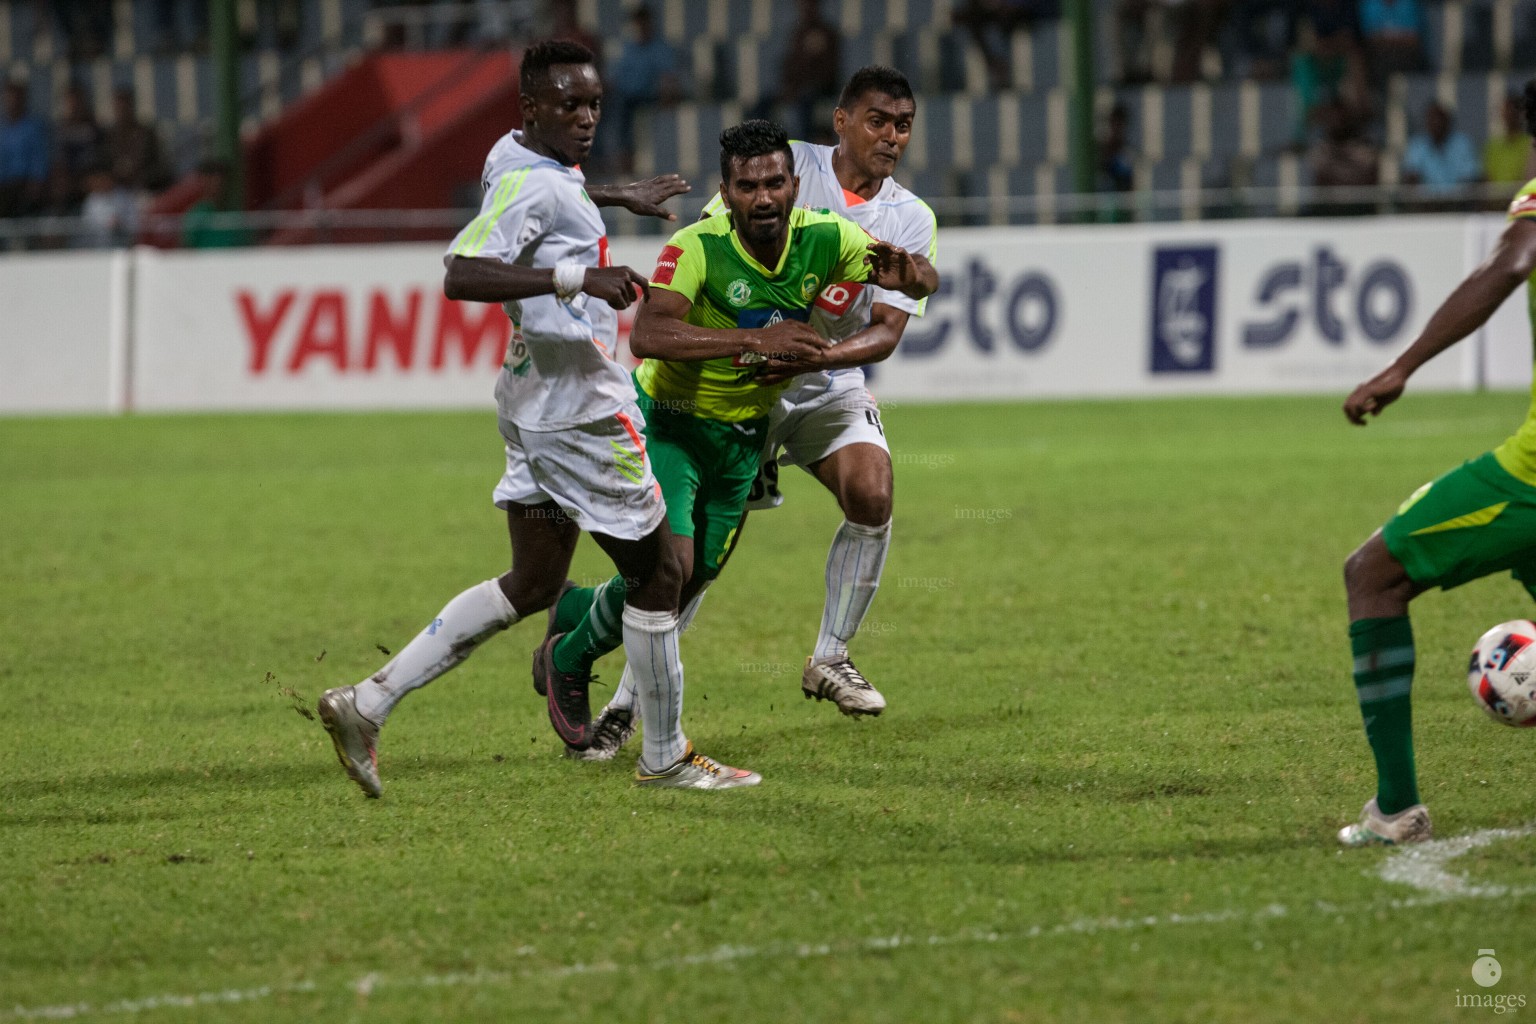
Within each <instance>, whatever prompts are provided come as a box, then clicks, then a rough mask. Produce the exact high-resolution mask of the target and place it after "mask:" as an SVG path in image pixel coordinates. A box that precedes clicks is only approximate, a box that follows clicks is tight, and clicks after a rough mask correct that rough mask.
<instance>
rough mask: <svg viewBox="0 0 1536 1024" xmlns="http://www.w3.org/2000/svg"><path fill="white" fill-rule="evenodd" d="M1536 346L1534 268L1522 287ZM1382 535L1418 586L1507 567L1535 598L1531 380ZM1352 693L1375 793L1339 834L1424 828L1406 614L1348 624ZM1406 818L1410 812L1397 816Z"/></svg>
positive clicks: (1527, 193)
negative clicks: (1524, 396)
mask: <svg viewBox="0 0 1536 1024" xmlns="http://www.w3.org/2000/svg"><path fill="white" fill-rule="evenodd" d="M1509 216H1510V219H1511V220H1515V219H1522V218H1533V219H1536V180H1532V181H1531V182H1530V183H1528V184H1527V185H1526V186H1525V187H1524V188H1523V189H1521V190H1520V193H1519V194H1518V195H1517V196H1516V197H1515V200H1514V202H1513V203H1512V204H1510V208H1509ZM1526 288H1527V292H1528V301H1529V302H1530V304H1531V330H1532V338H1533V343H1536V290H1533V289H1536V275H1533V279H1532V281H1530V282H1528V283H1527V285H1526ZM1381 534H1382V540H1383V541H1384V542H1385V543H1386V545H1387V550H1388V551H1390V552H1391V553H1392V556H1393V557H1394V558H1396V559H1397V560H1398V561H1399V562H1400V563H1401V564H1402V566H1403V569H1404V570H1405V571H1406V572H1407V574H1408V577H1409V578H1410V579H1412V580H1413V581H1414V582H1415V583H1417V584H1418V585H1419V586H1421V587H1425V588H1429V587H1440V588H1442V589H1445V590H1449V589H1451V588H1452V587H1457V586H1460V585H1461V584H1463V583H1468V582H1470V581H1472V580H1475V579H1479V578H1480V577H1483V576H1489V575H1492V574H1493V573H1496V572H1503V571H1506V570H1510V571H1513V573H1514V575H1515V578H1516V579H1518V580H1519V581H1520V582H1521V583H1523V584H1525V587H1526V589H1527V590H1528V591H1530V592H1531V594H1532V596H1533V597H1536V380H1533V382H1532V401H1531V409H1530V411H1529V412H1528V413H1527V414H1526V419H1525V423H1524V424H1522V425H1521V427H1520V429H1519V430H1517V431H1516V432H1515V433H1514V434H1513V435H1512V436H1510V437H1509V438H1508V439H1507V440H1505V441H1504V443H1503V444H1500V445H1499V446H1498V447H1497V448H1495V449H1494V450H1493V451H1491V452H1487V453H1485V454H1483V455H1481V456H1479V457H1478V458H1475V459H1472V460H1471V461H1469V462H1466V463H1464V464H1462V465H1461V466H1458V467H1457V468H1455V469H1453V470H1451V471H1450V472H1449V473H1446V474H1445V475H1444V476H1442V477H1439V478H1438V479H1436V480H1433V481H1431V482H1430V483H1427V484H1425V485H1424V486H1423V487H1421V488H1419V489H1418V490H1417V491H1415V492H1414V493H1413V494H1412V495H1410V496H1409V497H1408V500H1407V501H1405V502H1403V504H1402V506H1401V507H1400V508H1399V509H1398V510H1397V514H1396V515H1394V516H1393V517H1392V518H1391V519H1389V520H1388V521H1387V523H1386V525H1385V526H1383V527H1382V529H1381ZM1349 645H1350V653H1351V655H1352V657H1353V663H1354V668H1353V672H1354V682H1355V695H1356V697H1357V699H1358V700H1359V704H1360V715H1361V718H1362V720H1363V721H1364V723H1365V735H1366V740H1367V741H1368V742H1369V743H1370V745H1371V754H1372V756H1373V757H1374V758H1375V760H1376V796H1375V798H1374V800H1373V801H1372V802H1373V803H1374V805H1375V809H1374V815H1373V810H1372V805H1371V804H1367V805H1366V807H1365V809H1364V810H1363V811H1362V812H1361V819H1362V820H1361V823H1360V824H1359V825H1351V826H1349V827H1347V828H1345V829H1344V830H1343V831H1341V832H1340V833H1339V840H1340V842H1342V843H1344V844H1345V845H1348V846H1358V845H1363V844H1365V843H1368V842H1380V841H1383V832H1382V830H1383V829H1385V830H1386V831H1387V832H1391V831H1392V829H1393V828H1395V827H1397V826H1396V824H1391V823H1385V822H1384V821H1383V820H1381V819H1380V818H1378V817H1376V816H1378V815H1379V816H1386V817H1388V818H1390V817H1392V816H1394V815H1399V814H1407V813H1412V814H1414V815H1417V816H1418V818H1420V819H1422V827H1423V830H1424V834H1425V835H1427V834H1428V829H1429V819H1428V812H1427V811H1425V810H1423V809H1422V808H1419V809H1418V810H1415V808H1416V807H1417V806H1418V804H1419V788H1418V773H1417V771H1416V769H1415V766H1414V753H1413V712H1412V701H1411V695H1412V690H1413V673H1414V665H1415V661H1416V654H1415V650H1414V642H1413V626H1412V623H1411V622H1410V620H1409V618H1408V616H1407V615H1398V616H1392V617H1388V618H1363V619H1356V620H1355V621H1353V622H1351V623H1350V624H1349ZM1403 820H1404V821H1410V820H1411V819H1403Z"/></svg>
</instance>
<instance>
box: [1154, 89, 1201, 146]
mask: <svg viewBox="0 0 1536 1024" xmlns="http://www.w3.org/2000/svg"><path fill="white" fill-rule="evenodd" d="M1158 88H1160V87H1159V86H1156V85H1149V86H1146V89H1148V90H1154V89H1158ZM1161 90H1162V94H1163V157H1164V159H1169V160H1173V159H1182V158H1183V157H1187V156H1189V155H1190V154H1191V153H1193V152H1194V116H1195V115H1194V110H1195V105H1194V101H1193V98H1192V96H1191V91H1192V90H1191V87H1190V86H1187V85H1170V86H1164V87H1161Z"/></svg>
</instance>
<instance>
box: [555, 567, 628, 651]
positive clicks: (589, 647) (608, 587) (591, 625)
mask: <svg viewBox="0 0 1536 1024" xmlns="http://www.w3.org/2000/svg"><path fill="white" fill-rule="evenodd" d="M628 592H629V588H628V587H626V586H625V585H624V577H622V576H615V577H614V578H613V579H611V580H609V581H608V582H607V583H604V584H602V585H601V586H599V587H597V588H595V589H594V590H593V591H592V600H591V601H589V602H588V604H587V610H586V613H585V614H584V615H582V617H581V621H580V622H578V623H576V625H574V626H572V627H571V629H570V630H569V631H567V632H566V634H565V636H563V637H561V638H560V642H559V643H557V644H555V650H554V662H555V668H557V669H559V670H560V671H561V672H591V671H592V663H593V662H595V661H596V660H597V659H598V658H601V657H602V656H603V655H605V654H607V653H608V652H609V651H613V650H617V649H618V648H619V646H620V645H621V644H623V643H624V618H623V616H624V597H625V595H626V594H627V593H628ZM572 593H575V591H572ZM561 605H562V607H563V606H564V602H563V601H562V602H561Z"/></svg>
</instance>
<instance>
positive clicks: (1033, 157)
mask: <svg viewBox="0 0 1536 1024" xmlns="http://www.w3.org/2000/svg"><path fill="white" fill-rule="evenodd" d="M1050 130H1051V126H1050V114H1049V99H1048V98H1047V96H1046V95H1045V94H1044V93H1027V94H1023V95H1020V96H1019V125H1018V138H1019V148H1018V152H1017V153H1014V154H1008V153H1004V154H1002V159H1003V162H1004V163H1005V164H1008V165H1009V166H1021V167H1031V166H1033V165H1034V164H1037V163H1040V162H1041V161H1043V160H1045V159H1046V158H1047V157H1048V156H1049V155H1050V152H1051V148H1050Z"/></svg>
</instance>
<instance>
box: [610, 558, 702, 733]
mask: <svg viewBox="0 0 1536 1024" xmlns="http://www.w3.org/2000/svg"><path fill="white" fill-rule="evenodd" d="M711 582H713V581H711ZM708 592H709V584H708V583H706V584H704V585H703V586H702V587H700V588H699V592H698V593H697V594H694V595H693V600H691V601H689V602H688V607H686V608H684V609H683V613H682V614H681V615H679V616H678V617H677V632H678V635H679V636H681V635H682V634H683V633H686V632H687V631H688V627H689V626H691V625H693V617H694V616H695V615H697V614H698V613H699V605H701V604H703V603H704V595H705V594H707V593H708ZM607 708H626V709H628V710H630V711H633V710H635V675H634V673H633V672H631V671H630V670H629V666H628V665H625V666H624V674H623V675H621V676H619V688H618V689H617V690H614V691H613V699H612V700H610V701H609V702H608V703H607V704H606V705H605V707H604V710H607Z"/></svg>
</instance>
